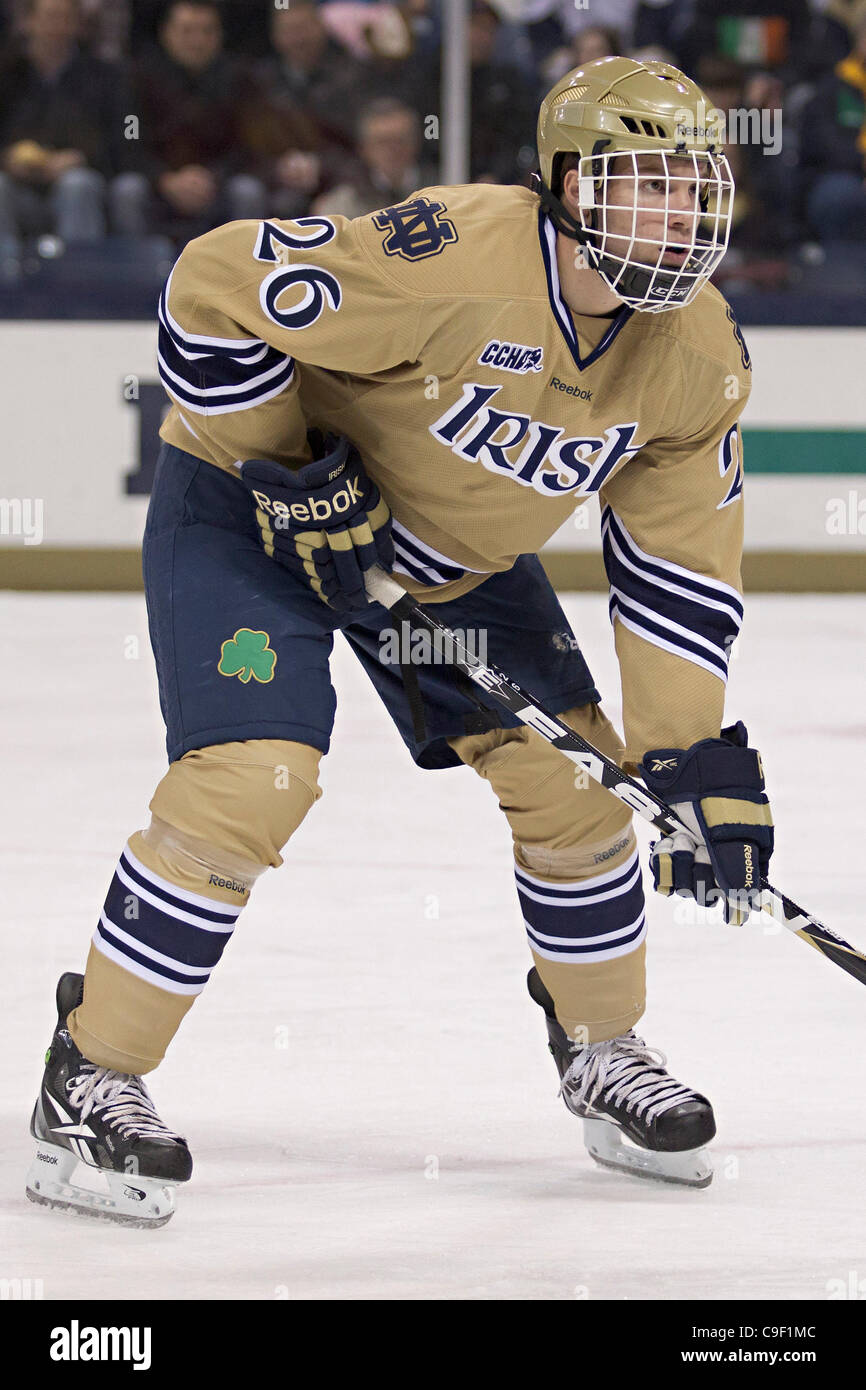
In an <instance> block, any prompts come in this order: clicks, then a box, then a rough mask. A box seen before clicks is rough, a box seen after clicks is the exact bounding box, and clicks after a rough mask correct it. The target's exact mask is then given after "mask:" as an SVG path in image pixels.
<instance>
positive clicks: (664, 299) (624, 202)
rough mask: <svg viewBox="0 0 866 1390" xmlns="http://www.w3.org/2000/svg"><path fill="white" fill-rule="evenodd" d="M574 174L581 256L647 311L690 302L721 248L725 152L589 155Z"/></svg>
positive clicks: (730, 182)
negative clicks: (583, 252) (584, 254)
mask: <svg viewBox="0 0 866 1390" xmlns="http://www.w3.org/2000/svg"><path fill="white" fill-rule="evenodd" d="M578 178H579V180H580V185H579V188H580V192H579V200H580V206H579V220H580V225H581V227H582V228H583V230H584V232H585V233H586V237H585V241H584V245H585V247H586V252H587V260H588V261H589V263H590V264H591V266H592V268H593V269H594V270H597V271H598V273H599V275H601V277H602V279H603V280H604V281H605V283H606V284H607V285H609V286H610V288H611V289H612V290H613V292H614V294H615V295H616V296H617V298H618V299H621V300H622V302H623V303H624V304H628V305H629V306H630V307H631V308H633V309H642V310H645V311H648V312H650V313H658V312H660V311H662V310H664V309H681V308H682V307H683V305H685V304H689V303H691V301H692V300H693V299H694V297H695V295H696V294H697V293H698V292H699V290H701V289H702V288H703V286H704V285H705V284H706V282H707V281H708V280H709V278H710V276H711V275H712V274H713V272H714V270H715V269H716V267H717V265H718V264H719V262H720V261H721V259H722V257H723V256H724V254H725V251H726V250H727V246H728V238H729V236H730V231H731V212H732V209H733V202H734V179H733V175H732V174H731V168H730V165H729V164H728V161H727V159H726V158H725V156H724V155H723V154H710V153H709V152H707V151H703V150H701V151H694V150H693V151H688V152H684V151H682V150H674V149H669V150H657V151H655V150H654V151H652V152H649V151H646V152H644V151H638V150H626V151H619V152H616V153H613V154H599V155H592V156H589V157H585V158H582V159H581V160H580V164H579V166H578Z"/></svg>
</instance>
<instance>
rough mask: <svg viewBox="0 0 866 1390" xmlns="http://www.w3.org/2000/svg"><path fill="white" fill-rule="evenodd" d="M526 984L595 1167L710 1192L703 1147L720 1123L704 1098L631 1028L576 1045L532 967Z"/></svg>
mask: <svg viewBox="0 0 866 1390" xmlns="http://www.w3.org/2000/svg"><path fill="white" fill-rule="evenodd" d="M527 983H528V985H529V993H530V995H531V996H532V998H533V999H534V1000H535V1002H536V1003H537V1004H540V1005H541V1007H542V1008H543V1009H544V1012H545V1016H546V1018H547V1032H548V1038H549V1043H548V1046H549V1049H550V1053H551V1055H552V1057H553V1059H554V1061H555V1062H556V1067H557V1071H558V1072H559V1077H560V1095H561V1096H562V1098H563V1100H564V1101H565V1104H566V1106H567V1107H568V1109H569V1110H570V1111H571V1112H572V1114H574V1115H578V1116H580V1118H582V1120H583V1137H584V1142H585V1144H586V1147H587V1149H588V1150H589V1153H590V1155H591V1156H592V1158H594V1159H595V1161H596V1163H600V1164H602V1165H603V1166H604V1167H606V1168H616V1169H618V1170H620V1171H621V1172H626V1173H632V1174H634V1175H635V1176H636V1177H642V1178H653V1179H655V1180H656V1181H658V1182H669V1183H678V1184H681V1185H684V1186H686V1187H707V1186H708V1185H709V1184H710V1182H712V1177H713V1170H712V1167H711V1165H710V1161H709V1157H708V1155H707V1153H706V1151H705V1150H704V1148H703V1145H704V1144H707V1143H709V1141H710V1140H711V1139H712V1138H713V1135H714V1134H715V1132H716V1123H715V1119H714V1116H713V1109H712V1106H711V1105H710V1102H709V1101H708V1100H707V1098H706V1096H702V1095H699V1094H698V1093H697V1091H693V1090H691V1089H690V1088H689V1087H687V1086H683V1085H682V1084H681V1083H680V1082H679V1081H676V1080H674V1078H673V1077H672V1076H670V1075H669V1074H668V1072H667V1071H666V1070H665V1067H664V1062H665V1059H664V1056H663V1055H662V1054H661V1053H658V1052H654V1051H652V1050H651V1049H650V1048H648V1047H647V1046H646V1044H645V1043H644V1041H643V1039H642V1038H638V1037H636V1036H635V1034H634V1032H632V1030H631V1029H629V1031H628V1033H626V1034H624V1035H623V1036H622V1037H618V1038H612V1039H610V1040H609V1041H607V1042H600V1043H591V1044H589V1045H588V1046H586V1047H578V1046H575V1044H574V1043H572V1042H571V1041H570V1039H569V1037H568V1035H567V1034H566V1032H565V1029H564V1028H563V1027H562V1025H561V1024H560V1023H559V1022H558V1020H557V1018H556V1016H555V1013H554V1007H553V1000H552V998H551V996H550V994H549V993H548V991H547V990H546V989H545V987H544V985H543V983H542V981H541V978H540V976H539V975H538V972H537V971H536V970H535V969H534V968H533V969H532V970H530V972H529V977H528V980H527Z"/></svg>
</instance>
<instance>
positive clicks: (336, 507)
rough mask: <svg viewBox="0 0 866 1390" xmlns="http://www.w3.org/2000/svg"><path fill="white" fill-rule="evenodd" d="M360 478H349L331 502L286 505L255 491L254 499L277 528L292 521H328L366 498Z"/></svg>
mask: <svg viewBox="0 0 866 1390" xmlns="http://www.w3.org/2000/svg"><path fill="white" fill-rule="evenodd" d="M358 481H359V480H358V478H357V477H354V478H349V479H348V480H347V483H346V486H345V487H343V488H340V491H339V492H335V493H334V495H333V497H332V498H331V500H330V501H329V502H326V501H325V499H324V498H322V497H308V498H307V500H306V502H292V503H291V504H290V505H288V506H287V505H286V503H285V502H275V501H274V499H273V498H272V497H269V496H268V494H267V493H266V492H258V491H256V489H255V488H254V489H253V497H255V499H256V503H257V505H258V506H259V507H260V508H261V510H262V511H263V512H266V513H267V515H268V516H272V517H273V518H274V522H275V524H276V525H277V526H288V525H289V521H290V519H291V520H292V521H328V520H330V518H331V517H332V516H334V515H335V514H336V515H337V516H339V514H340V513H341V512H347V511H348V510H349V508H350V507H352V506H354V504H355V503H356V502H360V501H361V499H362V497H363V496H364V493H363V491H362V490H361V489H360V488H359V486H358Z"/></svg>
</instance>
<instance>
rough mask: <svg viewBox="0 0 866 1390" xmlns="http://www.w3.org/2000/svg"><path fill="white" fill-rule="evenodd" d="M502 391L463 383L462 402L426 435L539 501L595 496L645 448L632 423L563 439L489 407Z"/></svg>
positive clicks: (557, 430) (556, 429) (557, 431)
mask: <svg viewBox="0 0 866 1390" xmlns="http://www.w3.org/2000/svg"><path fill="white" fill-rule="evenodd" d="M502 389H503V388H502V387H501V386H481V385H479V384H478V383H477V382H474V381H470V382H467V383H466V384H465V385H464V387H463V391H462V394H461V396H460V399H459V400H458V401H456V402H455V403H454V405H452V406H451V407H450V408H449V409H448V410H446V412H445V414H444V415H440V417H439V419H438V420H436V421H435V422H434V423H433V424H432V425H430V426H429V430H430V433H431V434H432V435H433V438H434V439H437V440H438V441H439V443H440V444H445V445H446V446H447V447H448V448H449V449H450V450H451V452H452V453H454V454H456V455H457V457H458V458H462V459H466V461H467V462H468V463H480V464H482V465H483V467H484V468H487V469H489V471H490V472H491V473H498V474H501V475H502V476H505V477H510V478H512V479H513V480H514V482H516V483H519V484H520V486H521V487H531V488H534V489H535V491H536V492H539V493H540V494H541V496H542V497H545V496H548V497H561V496H562V495H563V493H567V492H573V493H576V494H578V495H580V496H586V495H587V494H588V493H592V492H598V490H599V488H600V487H602V486H603V485H604V483H605V482H606V481H607V479H608V478H609V477H610V475H611V474H612V473H613V471H614V469H615V468H617V467H618V466H619V465H620V464H622V463H625V462H626V460H628V459H630V458H632V457H633V455H634V454H636V453H638V451H639V450H640V449H642V448H643V447H644V446H643V443H640V444H636V443H635V442H634V438H635V435H636V434H637V430H638V422H637V421H636V420H633V421H631V422H630V423H628V424H624V425H612V426H611V427H610V428H609V429H606V430H605V431H604V434H603V436H594V435H593V436H586V435H581V436H576V437H571V436H569V437H565V438H563V437H562V436H563V429H562V426H561V425H548V424H545V422H544V421H542V420H533V419H532V418H531V417H530V416H529V415H521V414H520V413H519V412H517V411H510V410H499V409H497V408H495V407H494V406H492V405H491V404H490V402H491V401H492V400H493V398H494V396H496V395H498V394H499V392H500V391H502ZM518 447H519V452H518Z"/></svg>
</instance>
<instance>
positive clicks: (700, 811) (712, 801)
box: [639, 723, 773, 925]
mask: <svg viewBox="0 0 866 1390" xmlns="http://www.w3.org/2000/svg"><path fill="white" fill-rule="evenodd" d="M639 771H640V774H641V776H642V777H643V779H644V781H645V782H646V784H647V786H648V787H649V789H650V791H651V792H653V793H654V794H655V795H656V796H658V797H660V798H661V799H662V800H663V801H666V802H667V804H668V805H669V806H670V807H671V808H672V809H673V810H674V811H676V813H677V815H678V816H679V817H680V819H681V820H683V821H685V823H686V825H687V826H688V827H689V833H688V834H687V833H686V832H684V831H683V832H680V833H677V834H676V835H671V836H666V837H665V838H664V839H663V840H658V841H657V842H656V843H655V844H654V845H652V847H651V854H650V867H651V868H652V871H653V887H654V888H655V890H656V892H657V893H663V894H664V895H665V896H668V895H669V894H671V893H678V894H680V895H681V896H683V897H693V898H696V899H697V900H698V902H699V903H702V904H704V905H706V904H710V905H711V904H712V903H713V902H715V901H716V899H717V897H718V896H719V891H718V890H721V894H722V901H723V904H724V909H725V921H726V922H732V923H735V924H736V925H740V923H742V922H745V920H746V919H747V917H748V916H749V912H750V910H751V908H753V907H758V906H759V905H760V892H761V887H760V883H761V879H762V878H766V876H767V872H768V869H769V864H770V855H771V854H772V853H773V818H772V816H771V814H770V805H769V802H768V801H767V795H766V791H765V789H764V773H763V769H762V767H761V759H760V755H759V754H758V752H757V750H756V749H754V748H749V747H748V735H747V733H746V728H745V725H743V724H741V723H740V724H734V725H732V726H731V727H730V728H728V729H722V732H721V736H720V737H719V738H705V739H701V741H700V742H699V743H694V744H692V746H691V748H689V749H686V750H685V751H683V749H681V748H655V749H653V750H652V752H650V753H647V754H646V755H645V756H644V760H643V762H642V763H641V765H640V769H639ZM708 893H711V894H712V895H711V896H708Z"/></svg>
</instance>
